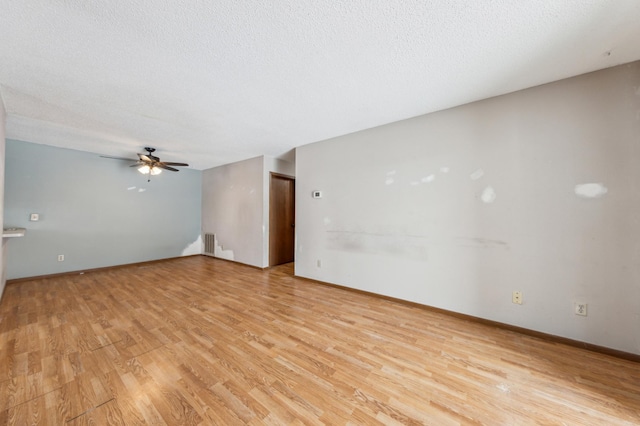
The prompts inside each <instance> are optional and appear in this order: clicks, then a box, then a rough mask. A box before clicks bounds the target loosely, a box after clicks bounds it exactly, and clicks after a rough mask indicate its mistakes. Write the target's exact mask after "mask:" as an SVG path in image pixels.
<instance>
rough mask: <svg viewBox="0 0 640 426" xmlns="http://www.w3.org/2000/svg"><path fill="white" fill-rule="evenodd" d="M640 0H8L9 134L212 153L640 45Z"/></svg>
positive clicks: (221, 156)
mask: <svg viewBox="0 0 640 426" xmlns="http://www.w3.org/2000/svg"><path fill="white" fill-rule="evenodd" d="M639 40H640V1H638V0H611V1H605V0H581V1H578V0H493V1H490V0H467V1H463V0H458V1H455V0H344V1H339V0H217V1H206V0H190V1H186V0H112V1H101V2H96V1H87V0H64V1H61V0H58V1H45V0H40V1H37V0H31V1H30V0H0V90H1V94H2V97H3V99H4V102H5V106H6V109H7V113H8V117H7V137H8V138H11V139H18V140H24V141H29V142H36V143H42V144H47V145H54V146H60V147H65V148H72V149H78V150H83V151H89V152H95V153H99V154H106V155H115V156H131V157H134V153H135V152H141V149H142V147H144V146H147V145H149V146H154V147H156V148H158V152H157V154H158V155H159V156H160V157H161V158H162V159H163V160H165V161H184V162H188V163H190V164H191V165H192V166H193V167H195V168H197V169H205V168H209V167H214V166H217V165H221V164H225V163H229V162H233V161H237V160H241V159H245V158H250V157H254V156H257V155H262V154H267V155H272V156H278V155H281V154H283V153H285V152H287V151H289V150H291V149H292V148H294V147H296V146H300V145H304V144H308V143H311V142H315V141H319V140H323V139H327V138H331V137H334V136H339V135H343V134H346V133H351V132H355V131H358V130H362V129H366V128H370V127H375V126H378V125H381V124H385V123H389V122H393V121H397V120H402V119H405V118H409V117H414V116H417V115H421V114H425V113H428V112H432V111H436V110H441V109H444V108H449V107H452V106H455V105H460V104H464V103H468V102H471V101H474V100H478V99H483V98H487V97H491V96H496V95H500V94H504V93H508V92H512V91H515V90H519V89H523V88H527V87H531V86H535V85H539V84H542V83H546V82H550V81H555V80H558V79H562V78H565V77H569V76H573V75H577V74H582V73H585V72H589V71H593V70H597V69H601V68H606V67H610V66H613V65H617V64H621V63H626V62H631V61H634V60H638V59H640V42H639Z"/></svg>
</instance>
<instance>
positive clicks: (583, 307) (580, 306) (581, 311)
mask: <svg viewBox="0 0 640 426" xmlns="http://www.w3.org/2000/svg"><path fill="white" fill-rule="evenodd" d="M573 312H574V313H575V314H576V315H581V316H583V317H586V316H587V304H586V303H579V302H576V303H574V305H573Z"/></svg>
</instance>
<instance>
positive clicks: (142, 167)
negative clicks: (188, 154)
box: [100, 146, 188, 182]
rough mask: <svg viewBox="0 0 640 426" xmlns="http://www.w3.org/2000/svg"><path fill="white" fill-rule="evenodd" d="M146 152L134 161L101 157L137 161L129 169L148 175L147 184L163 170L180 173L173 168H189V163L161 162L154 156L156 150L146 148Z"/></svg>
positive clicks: (120, 158) (127, 159)
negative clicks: (133, 168)
mask: <svg viewBox="0 0 640 426" xmlns="http://www.w3.org/2000/svg"><path fill="white" fill-rule="evenodd" d="M144 150H145V151H147V153H146V154H140V153H139V154H138V159H137V160H133V159H131V158H124V157H110V156H108V155H101V156H100V157H103V158H113V159H116V160H125V161H135V164H132V165H131V166H129V167H137V168H138V171H139V172H140V173H142V174H144V175H147V176H148V177H147V182H149V181H151V176H152V175H153V176H155V175H159V174H160V173H162V170H163V169H164V170H170V171H172V172H177V171H179V170H178V169H175V168H173V167H171V166H184V167H186V166H188V164H187V163H173V162H170V161H160V158H158V157H156V156H155V155H153V153H154V152H155V151H156V149H155V148H150V147H148V146H145V147H144Z"/></svg>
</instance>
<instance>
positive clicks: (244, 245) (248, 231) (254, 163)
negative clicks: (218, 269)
mask: <svg viewBox="0 0 640 426" xmlns="http://www.w3.org/2000/svg"><path fill="white" fill-rule="evenodd" d="M293 171H294V167H293V165H291V164H290V163H288V162H286V161H282V160H278V159H275V158H272V157H268V156H260V157H256V158H252V159H249V160H245V161H239V162H236V163H232V164H227V165H224V166H220V167H215V168H212V169H208V170H205V171H204V172H203V175H202V232H203V234H204V233H211V234H215V235H216V241H217V245H216V254H215V255H216V257H220V258H224V259H227V260H233V261H236V262H240V263H246V264H248V265H252V266H257V267H259V268H263V267H266V266H269V176H270V172H277V173H283V174H293Z"/></svg>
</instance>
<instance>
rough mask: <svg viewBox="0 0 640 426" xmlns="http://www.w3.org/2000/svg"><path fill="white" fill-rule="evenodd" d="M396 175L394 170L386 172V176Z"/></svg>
mask: <svg viewBox="0 0 640 426" xmlns="http://www.w3.org/2000/svg"><path fill="white" fill-rule="evenodd" d="M395 174H396V171H395V170H391V171H390V172H387V176H393V175H395Z"/></svg>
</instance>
